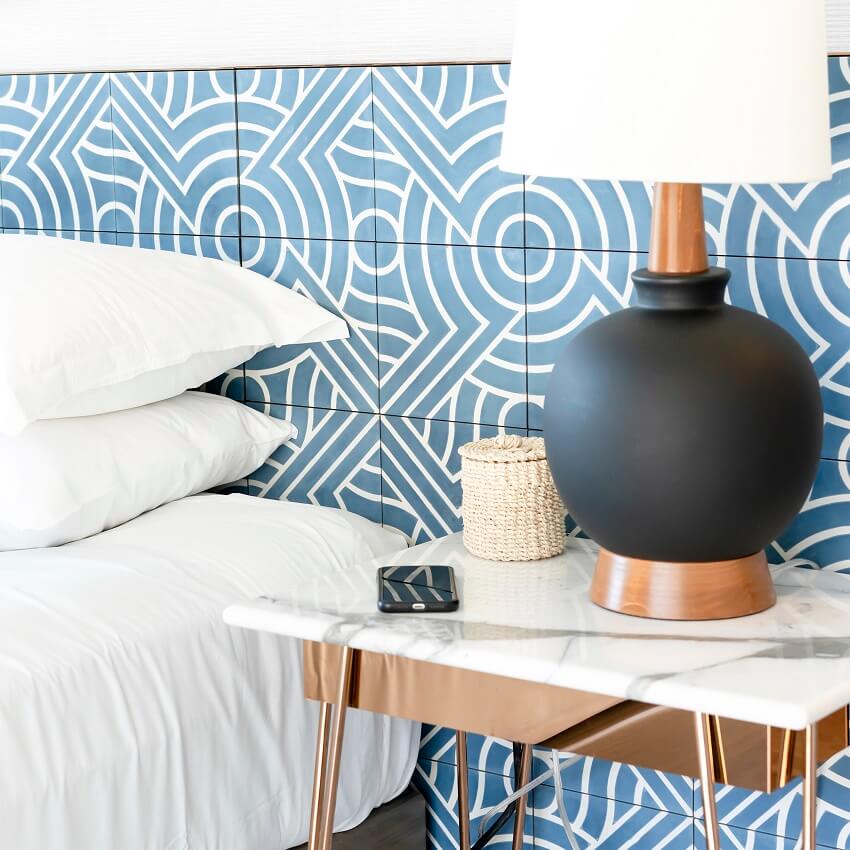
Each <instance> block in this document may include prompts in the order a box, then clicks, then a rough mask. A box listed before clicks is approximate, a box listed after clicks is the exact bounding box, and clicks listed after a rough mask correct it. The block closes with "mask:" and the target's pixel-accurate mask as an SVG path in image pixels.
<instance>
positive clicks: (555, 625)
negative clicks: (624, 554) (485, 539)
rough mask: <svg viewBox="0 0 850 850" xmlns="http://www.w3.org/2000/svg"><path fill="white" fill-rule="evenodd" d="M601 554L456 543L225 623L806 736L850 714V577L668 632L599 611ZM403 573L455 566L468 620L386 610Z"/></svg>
mask: <svg viewBox="0 0 850 850" xmlns="http://www.w3.org/2000/svg"><path fill="white" fill-rule="evenodd" d="M596 552H597V549H596V546H595V544H593V543H591V542H589V541H584V540H580V539H577V538H571V539H570V541H569V545H568V549H567V552H566V553H565V554H564V555H562V556H560V557H558V558H552V559H550V560H547V561H538V562H536V563H528V564H499V563H493V562H490V561H485V560H482V559H480V558H476V557H474V556H472V555H470V554H469V553H468V552H467V551H466V550H465V549H464V547H463V544H462V538H461V535H459V534H456V535H452V536H450V537H447V538H444V539H442V540H438V541H435V542H433V543H427V544H423V545H421V546H417V547H415V548H413V549H410V550H407V551H405V552H401V553H399V554H398V555H396V556H394V557H391V558H388V559H383V560H380V561H377V560H376V561H373V562H370V563H366V564H363V565H362V566H360V567H357V568H354V569H348V570H345V571H335V572H324V571H323V572H317V573H316V575H315V576H314V577H313V579H312V580H308V581H306V582H303V583H300V584H299V585H298V586H291V587H287V588H281V590H280V591H279V592H278V593H276V594H274V596H273V597H266V598H262V599H258V600H256V601H254V602H250V603H245V604H240V605H235V606H232V607H230V608H228V609H227V610H226V611H225V615H224V616H225V620H226V621H227V622H228V623H230V624H232V625H235V626H242V627H244V628H251V629H259V630H263V631H270V632H275V633H278V634H286V635H291V636H294V637H299V638H303V639H306V640H316V641H323V642H327V643H333V644H340V645H349V646H352V647H355V648H357V649H364V650H371V651H373V652H384V653H388V654H391V655H400V656H405V657H408V658H415V659H419V660H424V661H431V662H435V663H438V664H445V665H448V666H451V667H459V668H464V669H469V670H477V671H480V672H487V673H495V674H499V675H504V676H511V677H515V678H518V679H523V680H527V681H530V682H544V683H548V684H552V685H558V686H562V687H570V688H576V689H579V690H586V691H592V692H596V693H603V694H607V695H610V696H615V697H624V698H629V699H637V700H641V701H645V702H650V703H655V704H658V705H666V706H670V707H673V708H680V709H686V710H691V711H704V712H709V713H712V714H718V715H720V716H721V717H730V718H734V719H738V720H748V721H751V722H756V723H767V724H770V725H774V726H781V727H786V728H792V729H800V728H803V727H804V726H806V725H807V724H808V723H811V722H814V721H816V720H819V719H820V718H822V717H825V716H826V715H827V714H829V713H831V712H832V711H835V710H836V709H838V708H840V707H842V706H843V705H846V704H847V703H850V578H848V577H847V576H843V575H836V574H831V573H825V572H822V571H817V570H810V569H805V568H802V567H799V566H794V565H793V564H789V565H785V566H782V567H776V568H774V569H773V577H774V581H775V583H776V585H777V595H778V602H777V605H776V606H775V607H774V608H772V609H771V610H770V611H766V612H764V613H762V614H756V615H754V616H751V617H743V618H741V619H737V620H725V621H711V622H700V623H679V622H663V621H657V620H644V619H638V618H634V617H628V616H624V615H621V614H615V613H613V612H610V611H605V610H603V609H601V608H598V607H596V606H595V605H593V604H592V603H591V602H590V601H589V599H588V588H589V584H590V577H591V575H592V571H593V566H594V562H595V558H596ZM402 563H422V564H424V563H441V564H451V565H452V566H453V567H454V568H455V570H456V573H457V577H458V585H459V590H460V595H461V607H460V610H459V611H457V612H455V613H452V614H416V615H398V614H381V613H379V612H378V611H377V609H376V588H375V571H376V569H377V567H378V566H383V565H386V564H402Z"/></svg>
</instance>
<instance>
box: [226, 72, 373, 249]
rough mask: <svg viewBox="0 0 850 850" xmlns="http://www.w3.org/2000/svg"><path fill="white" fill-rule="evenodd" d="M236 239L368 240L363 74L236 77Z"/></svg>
mask: <svg viewBox="0 0 850 850" xmlns="http://www.w3.org/2000/svg"><path fill="white" fill-rule="evenodd" d="M236 86H237V96H238V108H239V154H240V184H241V192H242V233H243V234H245V235H250V236H288V237H295V238H310V239H366V240H369V241H374V239H375V214H374V206H375V204H374V166H373V161H372V145H373V143H372V80H371V73H370V71H369V69H368V68H308V69H297V68H293V69H287V70H265V71H238V72H237V74H236Z"/></svg>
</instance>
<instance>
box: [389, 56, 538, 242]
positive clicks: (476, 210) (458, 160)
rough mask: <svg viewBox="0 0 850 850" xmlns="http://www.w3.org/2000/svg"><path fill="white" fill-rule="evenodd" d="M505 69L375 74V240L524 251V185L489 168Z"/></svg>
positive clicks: (493, 165) (494, 158) (497, 143)
mask: <svg viewBox="0 0 850 850" xmlns="http://www.w3.org/2000/svg"><path fill="white" fill-rule="evenodd" d="M508 72H509V67H508V66H507V65H452V66H445V65H444V66H427V67H400V68H376V69H375V70H374V72H373V75H372V79H373V87H374V98H375V106H374V112H375V188H376V202H375V206H376V208H377V210H378V211H379V212H378V215H377V238H378V241H381V242H433V243H436V244H461V245H497V246H515V247H522V246H523V179H522V177H521V176H519V175H512V174H506V173H505V172H503V171H500V170H499V168H498V160H499V152H500V150H501V126H502V123H503V121H504V114H505V97H506V94H507V85H508V76H509V73H508Z"/></svg>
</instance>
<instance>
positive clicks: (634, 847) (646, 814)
mask: <svg viewBox="0 0 850 850" xmlns="http://www.w3.org/2000/svg"><path fill="white" fill-rule="evenodd" d="M564 802H565V804H566V809H567V815H568V816H569V818H570V823H571V825H572V828H573V832H574V834H575V837H576V840H577V842H578V846H579V848H580V850H590V848H593V850H622V848H629V850H691V847H692V842H693V820H692V818H689V817H684V816H682V815H676V814H673V813H671V812H662V811H659V810H658V809H649V808H643V807H641V806H635V805H632V804H630V803H622V802H620V801H618V800H606V799H605V798H604V797H594V796H592V795H588V794H577V793H575V792H572V791H570V792H567V793H566V794H565V795H564ZM532 815H533V821H534V827H533V828H534V846H535V848H537V850H561V848H567V847H569V844H568V843H567V840H566V836H565V834H564V828H563V825H562V824H561V819H560V817H559V814H558V805H557V801H556V799H555V789H554V788H552V787H551V786H548V785H542V786H540V787H539V788H537V789H536V790H535V791H534V798H533V811H532Z"/></svg>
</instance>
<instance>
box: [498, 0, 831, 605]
mask: <svg viewBox="0 0 850 850" xmlns="http://www.w3.org/2000/svg"><path fill="white" fill-rule="evenodd" d="M501 167H502V168H503V169H504V170H506V171H512V172H519V173H526V174H533V175H541V176H550V177H572V178H585V179H603V180H640V181H651V182H654V183H655V190H654V193H655V200H654V208H653V218H652V233H651V240H650V245H649V246H648V247H649V260H648V264H647V267H646V268H643V269H640V270H639V271H637V272H635V274H634V275H633V280H634V285H635V290H636V306H634V307H631V308H629V309H626V310H623V311H620V312H618V313H614V314H612V315H610V316H607V317H605V318H602V319H600V320H598V321H596V322H594V323H593V324H591V325H589V326H588V327H586V328H584V329H583V330H582V331H581V332H579V333H578V334H576V335H575V336H573V337H571V338H570V340H569V341H568V342H567V344H566V346H565V347H564V349H563V352H562V354H561V355H560V357H559V359H558V360H557V362H556V364H555V367H554V370H553V372H552V375H551V377H550V380H549V385H548V388H547V392H546V398H545V405H544V434H545V440H546V449H547V455H548V458H549V462H550V465H551V467H552V473H553V476H554V478H555V482H556V484H557V486H558V489H559V490H560V492H561V495H562V497H563V499H564V502H565V504H566V506H567V509H568V510H569V511H570V513H571V514H572V516H573V517H574V519H575V521H576V522H577V523H578V524H579V525H580V526H581V527H582V529H583V530H584V531H585V532H586V533H587V534H588V535H589V536H590V537H592V538H593V539H594V540H596V542H597V543H599V545H600V547H601V552H600V555H599V559H598V561H597V565H596V571H595V574H594V578H593V582H592V586H591V597H592V599H593V601H594V602H596V603H597V604H599V605H601V606H603V607H606V608H610V609H612V610H615V611H619V612H622V613H626V614H633V615H637V616H644V617H653V618H659V619H673V620H702V619H714V618H727V617H737V616H743V615H746V614H752V613H755V612H758V611H762V610H764V609H766V608H769V607H770V606H771V605H772V604H773V603H774V602H775V599H776V595H775V591H774V588H773V584H772V581H771V578H770V572H769V570H768V567H767V559H766V556H765V554H764V547H765V546H766V545H768V544H769V543H770V542H771V541H772V540H773V539H775V537H776V536H777V535H778V534H780V533H781V532H782V530H783V529H784V528H785V527H786V526H787V525H788V524H789V523H790V522H791V521H792V519H793V518H794V516H795V515H796V513H797V512H798V511H799V509H800V507H801V505H802V504H803V502H804V501H805V499H806V496H807V495H808V493H809V490H810V488H811V486H812V483H813V481H814V477H815V473H816V470H817V465H818V460H819V457H820V448H821V440H822V433H823V409H822V402H821V397H820V392H819V385H818V380H817V376H816V374H815V372H814V369H813V368H812V365H811V364H810V362H809V360H808V358H807V357H806V354H805V353H804V352H803V350H802V349H801V348H800V347H799V346H798V345H797V343H796V342H795V341H794V339H793V338H792V337H791V336H790V335H789V334H787V333H786V332H785V331H784V330H782V329H781V328H779V327H778V326H777V325H775V324H774V323H772V322H771V321H769V320H768V319H766V318H763V317H761V316H759V315H757V314H755V313H752V312H749V311H746V310H740V309H737V308H735V307H731V306H728V305H727V304H726V303H725V290H726V285H727V283H728V280H729V278H730V275H729V272H728V271H726V270H725V269H721V268H715V267H712V266H710V264H709V260H708V252H707V247H706V239H705V225H704V218H703V203H702V186H701V184H702V183H766V182H794V183H799V182H804V181H813V180H827V179H829V178H830V176H831V160H830V144H829V106H828V82H827V50H826V33H825V16H824V5H823V0H712V2H710V3H696V2H685V0H520V2H519V9H518V26H517V36H516V42H515V49H514V57H513V64H512V68H511V79H510V90H509V95H508V108H507V117H506V126H505V132H504V139H503V144H502V157H501ZM584 247H587V248H600V247H603V246H598V245H592V246H584ZM791 285H792V286H793V281H792V283H791Z"/></svg>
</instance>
